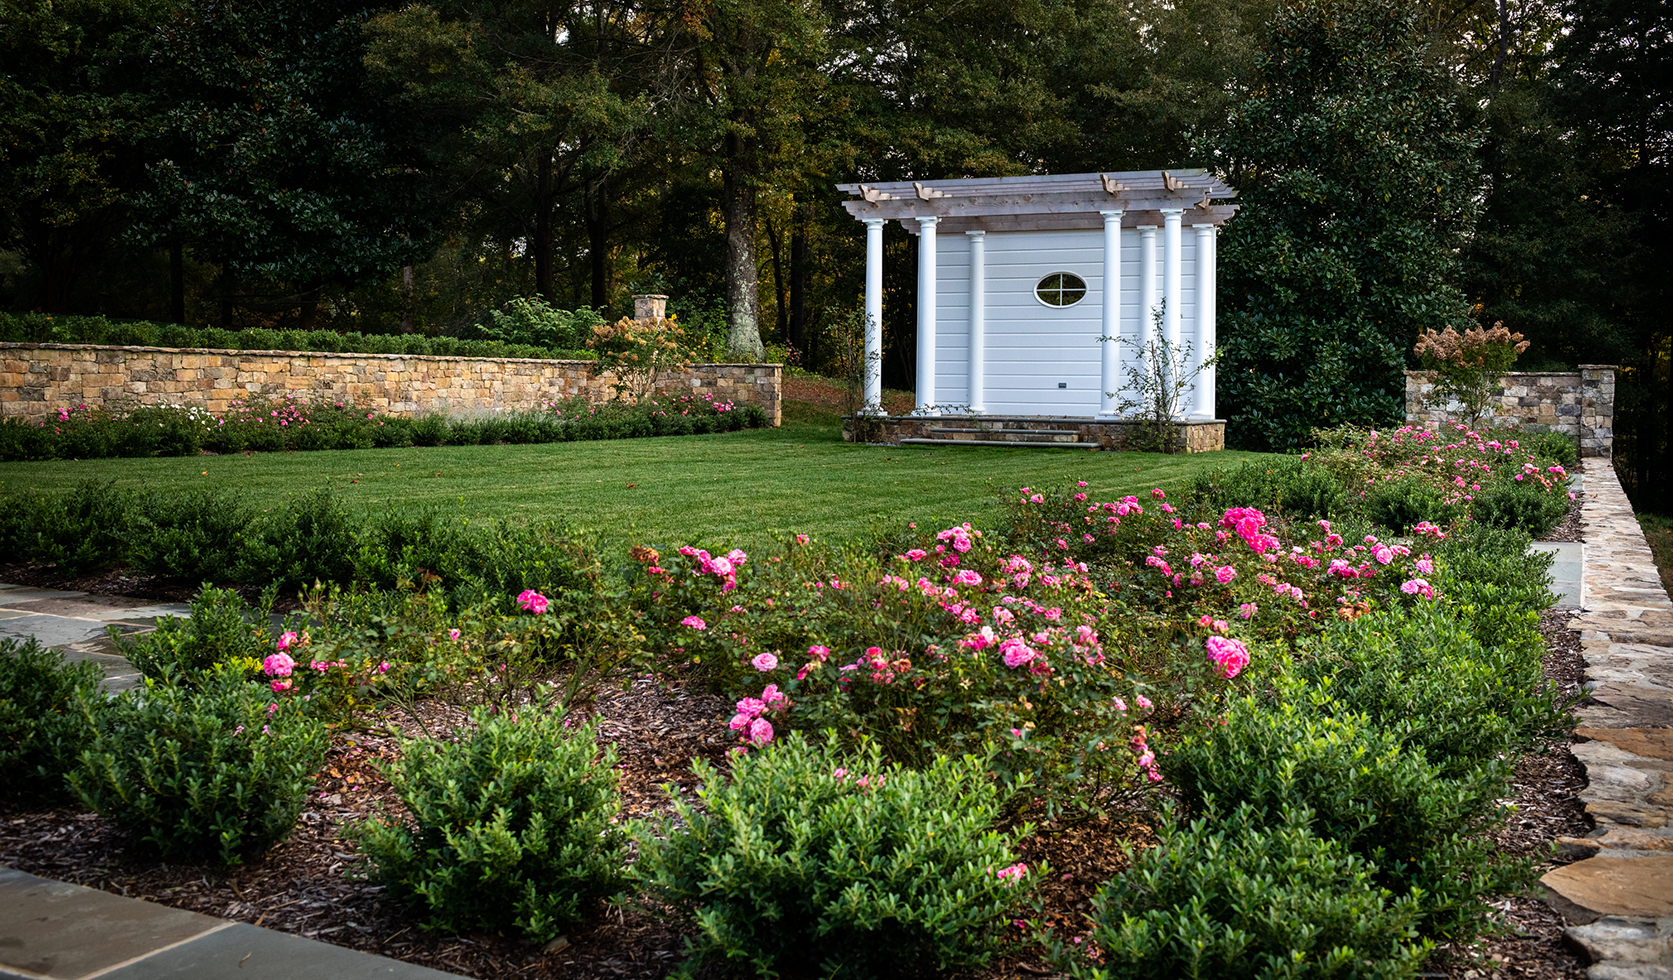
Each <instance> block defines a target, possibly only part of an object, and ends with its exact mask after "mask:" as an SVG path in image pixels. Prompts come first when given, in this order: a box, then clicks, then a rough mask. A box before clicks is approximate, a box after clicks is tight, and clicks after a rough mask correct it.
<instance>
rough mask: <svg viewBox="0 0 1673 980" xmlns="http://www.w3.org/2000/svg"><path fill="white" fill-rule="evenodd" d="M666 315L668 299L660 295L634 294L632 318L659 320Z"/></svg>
mask: <svg viewBox="0 0 1673 980" xmlns="http://www.w3.org/2000/svg"><path fill="white" fill-rule="evenodd" d="M667 315H668V297H666V296H663V295H662V294H660V293H634V294H633V318H634V319H635V320H660V319H662V318H663V317H665V316H667Z"/></svg>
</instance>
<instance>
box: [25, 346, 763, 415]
mask: <svg viewBox="0 0 1673 980" xmlns="http://www.w3.org/2000/svg"><path fill="white" fill-rule="evenodd" d="M614 380H615V379H614V377H613V376H612V375H611V374H610V373H609V372H599V373H595V372H594V364H593V362H591V361H546V360H534V359H529V358H518V357H431V356H416V355H408V354H329V353H313V352H298V351H235V350H208V349H203V350H199V349H182V350H177V349H173V348H166V347H95V346H90V345H82V344H12V343H5V344H0V416H6V415H18V416H25V417H45V416H49V415H52V414H55V413H56V412H57V411H58V410H59V409H61V408H74V407H75V406H77V405H83V404H84V405H87V406H88V407H90V408H104V407H110V406H113V405H117V404H121V403H138V404H143V405H197V406H201V407H203V408H207V409H208V410H210V411H212V412H224V411H226V410H227V409H228V408H229V407H230V406H231V405H232V403H233V402H234V401H236V400H240V399H245V398H249V397H251V396H255V395H265V396H268V397H272V396H276V395H284V394H285V393H287V392H295V393H299V394H300V393H303V392H306V393H308V394H309V395H310V396H311V397H313V398H317V399H321V400H324V399H328V398H329V399H335V400H350V399H352V400H353V402H354V403H355V404H356V405H360V406H364V407H366V408H367V409H368V410H377V411H380V412H389V413H392V414H396V415H419V414H424V413H430V412H436V413H444V414H453V415H472V414H481V413H484V412H493V411H503V410H517V409H528V408H537V407H539V406H540V404H541V402H543V401H557V400H561V399H566V398H574V397H577V396H580V397H585V398H586V399H587V400H588V401H591V402H594V403H602V402H605V401H608V400H609V399H610V398H611V396H612V395H613V394H614V392H613V391H612V390H611V388H610V384H611V382H612V381H614ZM782 380H783V366H782V365H779V364H694V365H692V366H691V368H690V369H689V370H685V371H672V372H668V374H667V375H665V377H664V378H663V382H662V384H663V387H664V390H667V391H670V392H680V393H683V392H691V393H696V394H705V395H712V396H714V397H715V398H718V399H722V400H728V399H729V400H731V401H732V402H733V403H735V404H737V405H755V406H757V407H758V408H760V409H761V410H762V411H764V412H766V413H767V417H768V418H769V419H771V420H772V424H773V425H778V424H779V423H780V422H781V421H783V405H782V403H781V388H782Z"/></svg>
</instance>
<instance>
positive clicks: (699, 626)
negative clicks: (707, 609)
mask: <svg viewBox="0 0 1673 980" xmlns="http://www.w3.org/2000/svg"><path fill="white" fill-rule="evenodd" d="M680 625H681V626H689V627H691V628H692V629H694V630H706V629H708V628H709V624H708V623H705V622H703V617H701V616H687V617H686V618H684V619H682V620H680Z"/></svg>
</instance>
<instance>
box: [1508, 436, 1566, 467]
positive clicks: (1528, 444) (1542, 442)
mask: <svg viewBox="0 0 1673 980" xmlns="http://www.w3.org/2000/svg"><path fill="white" fill-rule="evenodd" d="M1522 446H1523V448H1524V449H1527V450H1528V451H1529V452H1531V453H1533V454H1534V455H1535V456H1538V457H1539V458H1540V459H1543V460H1549V461H1551V462H1553V463H1556V464H1557V465H1558V466H1561V467H1563V468H1564V469H1573V468H1574V467H1575V466H1577V465H1578V464H1579V463H1580V446H1579V445H1578V444H1576V443H1575V441H1574V440H1573V439H1572V438H1570V437H1569V436H1566V435H1563V434H1562V433H1561V432H1541V433H1539V434H1538V435H1535V436H1533V437H1531V438H1528V439H1523V440H1522Z"/></svg>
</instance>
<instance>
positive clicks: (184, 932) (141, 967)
mask: <svg viewBox="0 0 1673 980" xmlns="http://www.w3.org/2000/svg"><path fill="white" fill-rule="evenodd" d="M452 976H453V974H451V973H442V972H441V971H439V970H431V969H429V968H427V967H422V966H414V965H413V964H411V963H402V962H401V961H399V960H391V959H385V958H384V957H381V956H373V955H371V954H370V953H362V952H360V951H358V950H353V949H345V948H344V947H342V946H332V945H330V944H329V943H321V942H315V941H314V940H311V939H303V938H302V937H300V936H291V935H287V934H285V933H282V932H274V931H273V930H271V929H261V928H258V927H256V926H252V925H246V924H244V923H234V922H226V921H223V920H221V919H215V918H211V917H210V916H207V915H199V914H198V913H196V912H187V911H184V910H181V909H174V908H169V907H168V906H166V905H158V904H156V903H155V902H144V901H140V900H139V899H137V898H123V897H122V896H120V895H112V894H111V893H109V892H103V891H99V890H97V889H93V888H83V887H82V886H80V885H69V884H65V883H63V882H60V881H51V880H49V879H46V878H37V877H35V876H34V875H31V874H24V873H23V872H21V871H13V870H11V869H9V868H0V977H18V978H27V980H91V978H94V977H98V978H101V980H225V978H230V977H237V978H239V980H289V978H294V977H323V978H331V980H373V978H386V977H387V978H392V980H445V978H449V977H452Z"/></svg>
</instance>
